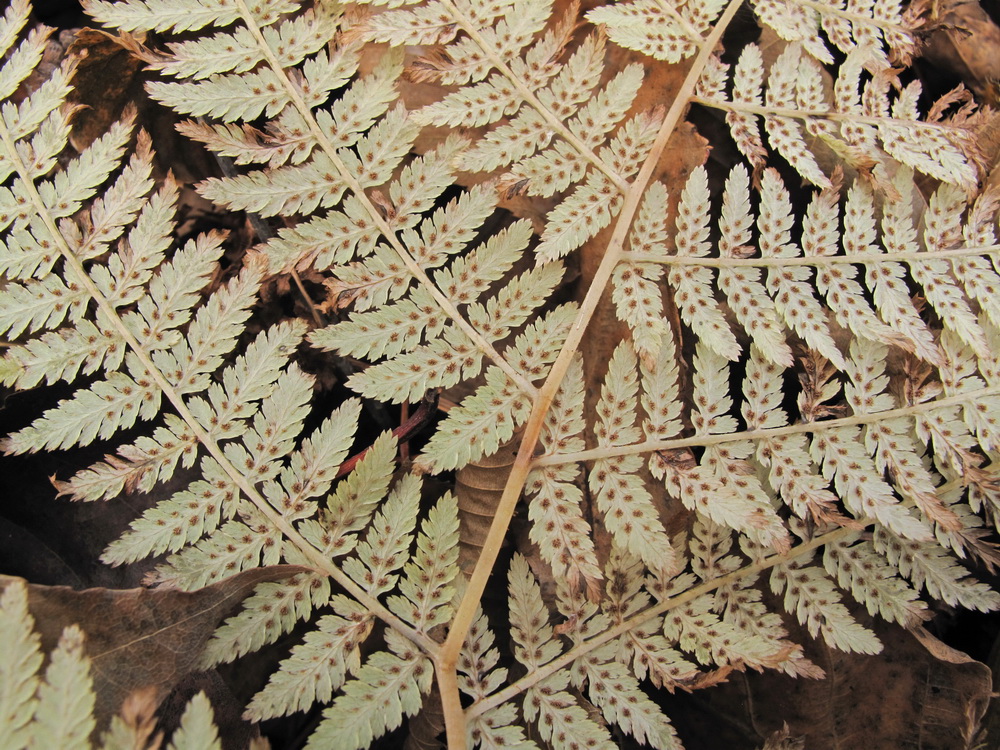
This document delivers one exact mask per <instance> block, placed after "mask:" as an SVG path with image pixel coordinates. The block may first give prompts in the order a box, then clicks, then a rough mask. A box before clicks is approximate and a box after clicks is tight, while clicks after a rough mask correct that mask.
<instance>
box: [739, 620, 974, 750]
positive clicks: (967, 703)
mask: <svg viewBox="0 0 1000 750" xmlns="http://www.w3.org/2000/svg"><path fill="white" fill-rule="evenodd" d="M865 624H866V626H868V627H870V628H872V629H873V630H874V631H875V632H876V634H877V635H878V637H879V639H880V640H881V641H882V643H883V646H884V650H883V651H882V653H881V654H877V655H875V656H860V655H853V654H844V653H841V652H838V651H833V650H831V649H829V648H827V647H825V646H824V645H823V644H817V645H816V646H815V653H813V652H812V650H810V653H809V656H810V658H812V659H813V660H814V661H815V662H816V663H817V664H819V666H821V667H822V668H823V669H824V670H826V673H827V678H826V679H825V680H817V681H813V680H795V679H792V678H789V677H785V676H782V675H776V674H771V673H769V674H765V675H761V676H754V677H753V678H752V680H751V681H750V683H749V684H750V697H751V698H752V700H751V701H750V704H751V706H752V709H751V711H752V717H751V718H752V720H753V723H754V724H755V726H756V728H757V729H758V731H759V732H761V733H762V734H764V735H765V736H766V735H768V734H770V733H771V732H774V731H778V730H780V729H781V728H782V724H783V723H784V722H787V725H788V727H789V731H790V735H791V736H793V737H794V736H803V737H805V738H806V745H805V746H806V747H808V748H809V749H810V750H834V749H835V748H836V750H844V748H904V747H913V748H918V747H919V748H920V749H921V750H957V749H958V748H965V747H967V742H968V739H969V738H970V737H971V736H972V734H973V733H974V731H975V728H976V727H977V726H978V724H979V721H980V720H981V718H982V716H983V713H984V712H985V710H986V706H987V704H988V702H989V698H990V693H991V678H990V670H989V668H988V667H987V666H986V665H985V664H982V663H980V662H978V661H975V660H974V659H972V658H971V657H969V656H967V655H966V654H963V653H962V652H960V651H956V650H955V649H953V648H951V647H949V646H947V645H946V644H944V643H942V642H941V641H939V640H938V639H937V638H935V637H934V636H932V635H931V634H930V633H928V632H927V631H926V630H923V629H922V628H919V629H917V630H916V631H913V632H911V631H906V630H904V629H902V628H900V627H898V626H895V625H890V624H886V623H881V622H877V623H870V622H866V623H865Z"/></svg>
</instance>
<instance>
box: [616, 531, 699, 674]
mask: <svg viewBox="0 0 1000 750" xmlns="http://www.w3.org/2000/svg"><path fill="white" fill-rule="evenodd" d="M643 567H644V566H643V564H642V561H641V560H640V559H639V558H638V557H636V556H634V555H629V554H628V553H625V552H623V551H622V550H621V549H620V548H619V547H615V546H612V548H611V554H610V555H609V557H608V563H607V566H606V573H607V581H608V583H607V587H606V589H607V597H608V599H607V602H606V604H604V605H603V609H604V612H605V614H606V615H607V616H608V618H609V620H610V621H611V622H612V623H613V624H614V625H616V626H618V625H621V624H622V622H624V621H625V620H626V619H628V618H631V617H632V616H634V615H636V614H638V613H639V612H642V611H643V610H645V609H648V608H649V606H650V604H651V603H652V597H651V596H650V594H649V593H648V592H647V591H646V588H645V586H644V584H645V581H644V580H643V577H642V571H643ZM617 643H618V659H619V661H623V662H624V663H627V664H630V665H631V667H632V670H633V672H634V674H635V676H636V677H637V678H638V679H640V680H644V679H646V678H647V677H648V678H649V681H650V682H652V683H653V684H654V685H656V686H657V687H666V688H667V689H668V690H673V689H674V688H675V687H676V686H678V685H685V684H687V683H689V682H690V681H691V680H692V679H694V678H695V677H697V676H698V674H699V672H698V668H697V667H696V666H695V665H694V664H692V663H691V662H690V661H688V660H687V659H686V658H684V656H683V655H682V654H681V653H680V652H679V651H678V650H677V649H675V648H674V647H673V644H672V643H671V642H670V641H668V640H667V638H666V636H664V635H663V617H662V616H660V617H651V618H649V619H648V620H646V621H645V622H643V623H642V624H641V625H639V626H637V627H635V628H629V630H628V631H627V632H626V633H625V634H623V635H622V636H621V638H619V639H618V642H617Z"/></svg>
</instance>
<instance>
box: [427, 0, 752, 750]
mask: <svg viewBox="0 0 1000 750" xmlns="http://www.w3.org/2000/svg"><path fill="white" fill-rule="evenodd" d="M741 3H742V0H731V2H730V3H729V6H728V7H727V8H726V10H725V12H724V13H723V14H722V15H721V16H720V17H719V20H718V21H717V23H716V25H715V27H714V28H713V29H712V33H711V34H710V35H709V36H708V37H707V38H706V39H705V43H704V46H703V47H702V49H701V50H700V51H699V53H698V55H697V56H696V57H695V59H694V62H693V64H692V67H691V70H690V71H689V72H688V74H687V77H686V78H685V80H684V84H683V86H681V88H680V90H679V91H678V92H677V97H676V99H674V102H673V104H672V105H671V107H670V109H669V111H668V112H667V115H666V117H665V118H664V120H663V123H662V125H661V127H660V131H659V133H658V134H657V137H656V140H655V141H654V143H653V146H652V148H651V149H650V153H649V155H648V156H647V157H646V160H645V162H644V163H643V165H642V169H640V170H639V174H638V175H637V176H636V179H635V181H634V182H633V183H632V185H631V186H630V188H629V191H628V193H627V194H626V195H625V198H624V202H623V206H622V210H621V213H620V214H619V216H618V219H617V222H616V224H615V231H614V234H613V235H612V238H611V241H610V242H609V244H608V247H607V249H606V250H605V254H604V257H603V258H602V260H601V264H600V266H599V267H598V269H597V272H596V273H595V275H594V280H593V283H592V284H591V285H590V288H589V289H588V291H587V294H586V296H585V298H584V301H583V304H582V305H581V307H580V311H579V313H578V314H577V317H576V319H575V320H574V322H573V325H572V327H571V328H570V330H569V333H568V335H567V337H566V343H565V345H564V346H563V348H562V351H561V352H560V354H559V356H558V357H557V359H556V361H555V362H554V363H553V365H552V369H551V370H550V372H549V375H548V377H547V378H546V379H545V382H544V383H543V385H542V387H541V388H540V389H539V390H538V395H537V396H536V397H535V400H534V403H533V404H532V409H531V414H530V416H529V417H528V421H527V423H526V424H525V427H524V432H523V437H522V440H521V445H520V448H519V449H518V452H517V457H516V458H515V460H514V465H513V467H512V469H511V472H510V476H509V477H508V479H507V483H506V485H505V486H504V491H503V495H502V496H501V498H500V502H499V504H498V505H497V508H496V514H495V515H494V517H493V523H492V525H491V526H490V531H489V535H488V536H487V538H486V542H485V544H484V545H483V549H482V552H481V553H480V555H479V559H478V560H477V561H476V567H475V569H474V570H473V571H472V575H471V576H470V578H469V583H468V587H467V589H466V592H465V595H464V596H463V597H462V601H461V602H460V604H459V606H458V609H457V611H456V613H455V618H454V620H453V621H452V624H451V629H450V630H449V631H448V637H447V639H445V642H444V643H443V644H442V646H441V652H440V655H439V656H440V660H441V667H442V670H446V671H454V669H455V666H456V665H457V663H458V658H459V654H460V652H461V649H462V644H463V643H464V641H465V638H466V635H467V634H468V631H469V627H470V626H471V625H472V621H473V620H474V619H475V616H476V608H477V607H478V605H479V602H480V600H481V598H482V595H483V591H485V589H486V584H487V582H488V580H489V577H490V573H491V572H492V570H493V567H494V565H495V564H496V559H497V555H498V554H499V552H500V546H501V544H502V542H503V539H504V537H505V536H506V534H507V528H508V526H509V525H510V520H511V518H512V516H513V515H514V509H515V507H516V506H517V501H518V499H519V498H520V496H521V491H522V488H523V486H524V482H525V480H526V479H527V476H528V472H530V471H531V468H532V454H533V452H534V450H535V444H536V443H537V442H538V436H539V434H540V432H541V429H542V425H543V423H544V420H545V415H546V413H547V412H548V409H549V407H550V405H551V403H552V399H553V398H554V397H555V395H556V393H557V392H558V390H559V385H560V383H561V382H562V379H563V377H564V376H565V374H566V371H567V369H568V368H569V366H570V363H571V362H572V359H573V355H574V353H575V352H576V350H577V348H578V347H579V345H580V341H581V340H582V339H583V335H584V333H585V332H586V329H587V325H588V324H589V322H590V319H591V317H593V314H594V311H595V310H596V309H597V303H598V301H599V299H600V297H601V295H602V294H603V293H604V289H605V287H606V286H607V284H608V282H609V280H610V279H611V274H612V272H613V271H614V268H615V265H617V263H618V261H619V259H620V257H621V253H622V248H623V247H624V244H625V238H626V236H627V235H628V231H629V227H630V226H631V224H632V219H633V217H634V216H635V213H636V211H637V210H638V207H639V202H640V200H641V198H642V194H643V192H644V191H645V189H646V186H647V184H648V183H649V181H650V180H651V179H652V177H653V172H654V171H655V169H656V165H657V163H658V162H659V159H660V155H661V154H662V153H663V150H664V148H666V145H667V141H668V140H669V139H670V136H671V134H672V133H673V131H674V129H675V128H676V126H677V124H678V123H679V122H680V120H681V117H682V116H683V115H684V112H685V111H686V110H687V107H688V103H689V99H690V97H691V95H692V94H693V93H694V89H695V85H696V84H697V81H698V78H699V77H700V76H701V71H702V69H703V68H704V66H705V64H706V63H707V62H708V60H709V57H710V56H711V54H712V52H713V50H714V49H715V45H716V44H718V42H719V40H720V39H721V38H722V34H723V32H724V31H725V29H726V27H727V26H728V25H729V23H730V21H732V18H733V16H734V15H735V14H736V11H737V9H738V8H739V6H740V4H741ZM439 686H440V688H441V704H442V708H443V710H444V716H445V728H446V730H447V736H448V748H449V750H466V747H467V744H466V732H465V715H464V712H463V710H462V704H461V701H460V698H459V694H458V681H457V677H452V676H451V675H449V678H448V680H447V681H445V682H441V683H439Z"/></svg>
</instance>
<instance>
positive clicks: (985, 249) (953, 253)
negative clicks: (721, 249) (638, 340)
mask: <svg viewBox="0 0 1000 750" xmlns="http://www.w3.org/2000/svg"><path fill="white" fill-rule="evenodd" d="M993 253H1000V245H979V246H975V247H956V248H953V249H951V250H928V251H926V252H902V253H855V254H853V255H808V256H805V257H796V258H701V257H696V256H693V255H647V254H645V253H633V252H624V253H622V260H623V261H629V262H631V263H658V264H661V265H667V266H708V267H710V268H758V267H769V266H780V267H782V268H784V267H786V266H830V265H835V264H837V263H858V264H861V263H896V262H900V263H902V262H906V263H911V262H918V261H922V260H961V259H962V258H966V257H977V256H980V255H991V254H993Z"/></svg>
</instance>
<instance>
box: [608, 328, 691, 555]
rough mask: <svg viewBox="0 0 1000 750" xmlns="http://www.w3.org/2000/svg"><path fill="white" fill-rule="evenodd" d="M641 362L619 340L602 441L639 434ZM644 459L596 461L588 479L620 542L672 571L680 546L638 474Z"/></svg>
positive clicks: (631, 439) (618, 441) (610, 376)
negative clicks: (676, 547)
mask: <svg viewBox="0 0 1000 750" xmlns="http://www.w3.org/2000/svg"><path fill="white" fill-rule="evenodd" d="M637 364H638V363H637V361H636V357H635V354H634V353H632V350H631V347H630V346H629V345H628V344H627V343H625V342H623V343H622V344H619V346H618V347H617V348H616V349H615V352H614V354H613V355H612V356H611V362H610V363H609V365H608V375H607V378H606V380H605V385H604V387H603V388H602V390H601V402H600V404H599V405H598V408H597V414H598V423H597V426H596V435H597V441H598V445H601V446H608V447H610V446H615V445H627V444H628V443H631V442H636V441H637V440H638V438H639V427H638V425H637V424H636V415H635V405H636V403H637V401H638V395H639V379H638V373H637V371H636V366H637ZM642 463H643V462H642V458H641V457H640V456H621V457H618V458H615V459H603V460H600V461H597V462H595V464H594V468H593V469H592V470H591V472H590V476H589V479H588V481H589V484H590V490H591V492H593V493H594V494H595V495H596V496H597V507H598V508H599V509H600V511H601V513H603V514H604V523H605V525H606V526H607V528H608V530H609V531H610V532H611V534H612V536H613V537H614V539H615V542H616V543H617V544H618V546H619V547H621V548H622V549H624V550H627V551H628V552H630V553H632V554H634V555H636V556H638V557H640V558H641V559H642V561H643V562H645V563H646V564H647V565H648V566H649V567H650V568H651V569H653V570H658V571H664V572H667V571H669V570H671V569H672V568H673V567H674V565H676V559H675V556H674V550H673V547H671V546H670V540H669V538H668V537H667V534H666V531H665V530H664V529H663V524H662V522H661V521H660V519H659V518H658V515H657V513H656V509H655V508H654V506H653V502H652V496H651V495H650V493H649V491H648V490H647V489H646V488H645V486H644V485H643V482H642V480H641V479H640V477H639V476H638V474H637V472H638V471H639V469H640V467H641V466H642Z"/></svg>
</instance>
